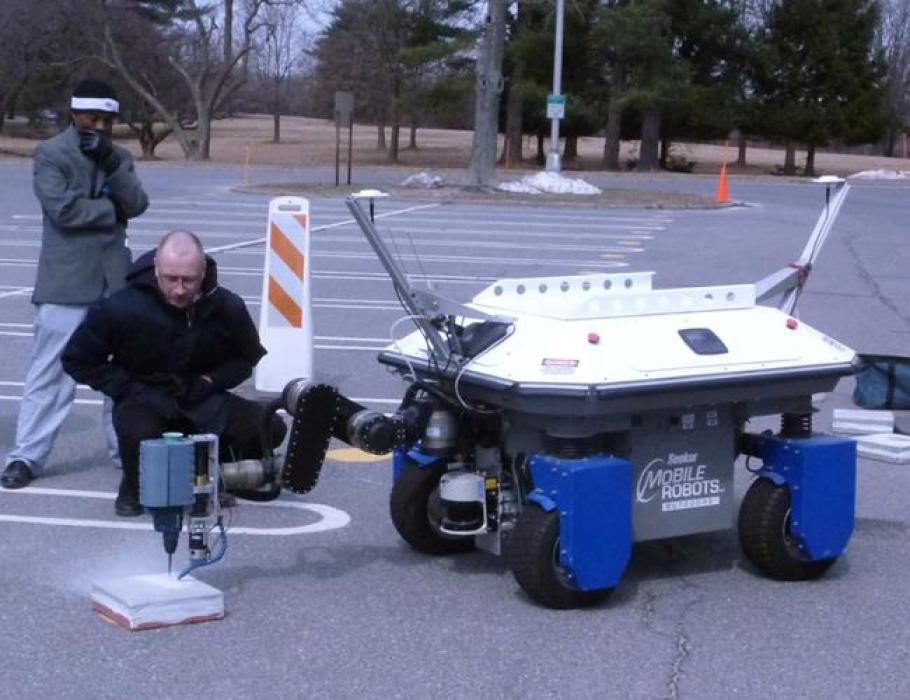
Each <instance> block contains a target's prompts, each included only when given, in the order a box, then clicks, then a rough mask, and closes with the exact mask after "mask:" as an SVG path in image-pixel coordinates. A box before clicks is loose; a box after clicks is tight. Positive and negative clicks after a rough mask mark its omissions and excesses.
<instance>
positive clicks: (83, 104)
mask: <svg viewBox="0 0 910 700" xmlns="http://www.w3.org/2000/svg"><path fill="white" fill-rule="evenodd" d="M70 107H71V108H72V109H73V110H74V111H77V112H111V113H113V114H117V113H118V112H119V111H120V103H119V102H117V100H114V99H111V98H110V97H74V98H73V99H72V101H71V102H70Z"/></svg>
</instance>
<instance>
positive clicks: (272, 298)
mask: <svg viewBox="0 0 910 700" xmlns="http://www.w3.org/2000/svg"><path fill="white" fill-rule="evenodd" d="M309 262H310V203H309V201H308V200H306V199H303V198H302V197H277V198H275V199H273V200H272V201H271V202H269V225H268V247H267V249H266V255H265V274H264V275H263V280H262V307H261V310H260V314H259V338H260V341H261V342H262V344H263V345H264V346H265V349H266V350H268V354H267V355H266V356H265V357H263V358H262V360H260V361H259V364H258V365H257V366H256V389H258V390H259V391H273V392H274V391H281V390H283V389H284V387H285V385H286V384H287V383H288V382H289V381H291V380H292V379H311V378H312V376H313V314H312V309H311V304H310V264H309Z"/></svg>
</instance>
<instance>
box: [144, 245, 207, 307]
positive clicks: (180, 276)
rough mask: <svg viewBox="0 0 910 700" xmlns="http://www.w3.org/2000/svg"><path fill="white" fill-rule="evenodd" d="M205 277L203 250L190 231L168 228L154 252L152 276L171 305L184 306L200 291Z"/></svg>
mask: <svg viewBox="0 0 910 700" xmlns="http://www.w3.org/2000/svg"><path fill="white" fill-rule="evenodd" d="M204 276H205V252H204V251H203V249H202V244H201V243H200V242H199V239H198V238H196V236H195V235H194V234H192V233H190V232H189V231H171V232H169V233H167V234H165V236H164V237H163V238H162V239H161V241H160V242H159V243H158V248H157V250H156V251H155V279H156V280H157V281H158V289H159V290H161V294H162V296H164V298H165V300H166V301H167V303H168V304H170V305H171V306H176V307H177V308H178V309H185V308H187V307H188V306H190V305H191V304H192V303H193V302H194V301H195V300H196V297H197V296H198V294H199V290H200V289H201V287H202V279H203V277H204Z"/></svg>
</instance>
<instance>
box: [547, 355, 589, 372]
mask: <svg viewBox="0 0 910 700" xmlns="http://www.w3.org/2000/svg"><path fill="white" fill-rule="evenodd" d="M579 362H580V360H573V359H569V358H562V357H545V358H543V360H542V361H541V363H540V371H541V372H543V373H544V374H572V373H573V372H574V371H575V370H576V369H577V368H578V364H579Z"/></svg>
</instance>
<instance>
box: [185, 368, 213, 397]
mask: <svg viewBox="0 0 910 700" xmlns="http://www.w3.org/2000/svg"><path fill="white" fill-rule="evenodd" d="M214 391H215V385H214V384H212V380H211V379H210V378H209V377H207V376H205V375H202V376H200V377H193V379H192V380H191V381H189V382H187V390H186V393H185V394H184V395H183V400H184V401H187V402H189V403H198V402H199V401H204V400H205V399H207V398H208V397H209V396H211V395H212V392H214Z"/></svg>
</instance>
